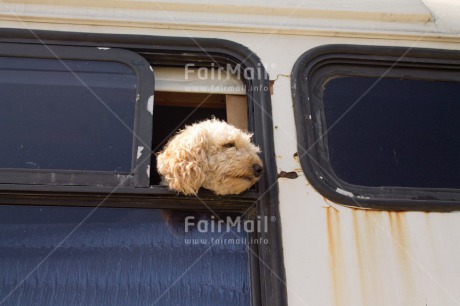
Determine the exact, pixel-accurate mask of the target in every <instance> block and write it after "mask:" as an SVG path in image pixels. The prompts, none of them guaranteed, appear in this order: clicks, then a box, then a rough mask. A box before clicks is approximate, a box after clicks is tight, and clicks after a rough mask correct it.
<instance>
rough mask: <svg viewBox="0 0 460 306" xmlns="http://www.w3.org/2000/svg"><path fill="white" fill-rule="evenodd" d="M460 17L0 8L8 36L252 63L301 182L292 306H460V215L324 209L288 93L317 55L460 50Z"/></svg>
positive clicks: (185, 4)
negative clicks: (35, 33)
mask: <svg viewBox="0 0 460 306" xmlns="http://www.w3.org/2000/svg"><path fill="white" fill-rule="evenodd" d="M192 11H196V12H193V13H192ZM459 16H460V4H459V2H458V1H455V0H424V1H423V2H422V1H418V0H404V1H402V0H390V1H383V0H382V1H378V0H375V1H370V0H367V1H338V0H328V1H312V0H307V1H287V2H286V1H274V0H272V1H261V0H257V1H252V2H250V4H248V2H243V1H223V0H219V1H204V0H201V1H200V2H192V1H156V2H153V1H147V0H145V1H115V0H113V1H109V0H106V1H71V0H67V1H65V0H62V1H51V0H47V1H38V0H30V1H27V0H22V1H17V0H4V1H2V2H1V3H0V25H1V26H3V27H15V28H29V29H48V30H56V28H58V29H59V30H62V31H77V32H99V33H124V34H126V33H129V34H146V35H163V36H189V37H212V38H215V37H218V38H223V39H228V40H232V41H235V42H238V43H240V44H243V45H245V46H247V47H248V48H250V49H251V50H252V51H254V52H255V53H256V54H257V55H258V56H259V57H260V58H261V60H262V62H263V63H266V68H267V70H268V72H269V73H270V78H271V80H273V81H274V90H273V96H272V107H273V121H274V126H276V127H277V128H276V129H275V132H274V133H275V135H274V138H275V146H276V152H275V153H276V156H277V166H278V168H279V171H281V170H283V171H296V172H297V173H298V174H299V178H298V179H295V180H291V179H285V178H280V180H279V190H280V210H281V218H282V220H281V222H282V228H283V244H284V258H285V266H286V275H287V288H288V298H289V305H312V306H318V305H320V306H329V305H330V306H332V305H346V306H369V305H372V306H388V305H390V306H425V305H442V306H454V305H460V288H459V286H460V261H459V260H458V258H460V214H459V213H457V212H454V213H424V212H399V213H396V212H387V211H369V210H359V209H352V208H347V207H343V206H340V205H337V204H334V203H330V202H329V201H327V200H325V199H324V198H323V197H322V196H321V195H319V194H318V193H317V192H316V191H315V190H314V189H313V188H312V187H311V186H310V185H309V183H308V181H307V180H306V179H305V176H304V175H303V173H302V170H301V168H300V164H299V162H298V160H296V159H295V158H294V157H293V155H294V153H295V152H297V143H296V136H295V135H296V130H295V126H294V116H293V109H292V101H291V91H290V87H291V84H290V73H291V70H292V66H293V64H294V62H295V61H296V60H297V58H298V57H299V56H300V55H301V54H302V53H303V52H305V51H307V50H309V49H311V48H313V47H316V46H321V45H325V44H336V43H344V44H357V45H381V46H403V47H407V48H413V47H428V48H438V49H451V50H460V18H458V17H459ZM57 25H58V27H57ZM164 81H165V82H166V83H167V82H169V81H168V78H167V77H166V76H165V78H164ZM173 83H174V82H172V83H171V84H173ZM160 84H161V83H160ZM161 86H165V87H167V86H169V85H167V84H163V85H161ZM171 86H173V87H174V86H182V85H171ZM174 88H177V87H174Z"/></svg>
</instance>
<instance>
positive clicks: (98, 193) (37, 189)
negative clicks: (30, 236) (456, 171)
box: [0, 29, 287, 306]
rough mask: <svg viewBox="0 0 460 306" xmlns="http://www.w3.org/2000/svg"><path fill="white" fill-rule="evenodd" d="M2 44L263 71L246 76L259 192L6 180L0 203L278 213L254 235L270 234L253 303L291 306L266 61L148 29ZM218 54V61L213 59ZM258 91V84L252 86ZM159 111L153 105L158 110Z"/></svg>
mask: <svg viewBox="0 0 460 306" xmlns="http://www.w3.org/2000/svg"><path fill="white" fill-rule="evenodd" d="M0 42H20V43H35V44H45V45H47V46H55V45H61V46H85V47H102V48H120V49H127V50H129V51H132V52H135V53H138V54H140V55H141V56H143V57H144V58H146V59H147V60H148V61H149V62H150V63H152V62H155V63H157V62H158V61H160V62H161V63H162V65H164V66H184V65H185V64H186V63H191V62H194V63H197V64H199V65H204V64H205V63H206V62H208V64H211V63H214V64H218V65H226V64H231V65H236V64H239V65H241V66H242V69H245V68H251V69H254V71H261V72H262V77H261V78H254V79H247V80H245V81H246V90H247V99H248V117H249V127H250V130H251V131H252V132H253V133H254V138H253V139H254V142H255V143H256V144H258V145H259V146H260V147H262V148H263V150H262V159H263V160H264V167H265V169H264V174H263V175H262V177H261V178H260V180H259V182H258V184H257V186H258V188H257V189H258V190H257V191H249V192H245V193H243V194H241V195H235V196H216V195H214V194H212V193H211V192H208V191H200V193H199V196H200V198H197V197H191V196H183V195H178V194H176V193H175V192H172V191H169V190H167V189H166V188H164V187H160V186H150V187H149V188H126V187H120V188H115V189H114V188H107V187H81V186H75V187H73V186H43V185H37V186H35V185H30V186H21V185H11V184H10V185H3V186H0V205H1V204H17V205H20V204H29V205H62V203H63V200H64V201H65V203H66V204H68V205H75V206H94V207H150V208H168V209H186V210H191V209H193V210H194V209H196V210H208V209H209V208H212V209H213V210H215V211H233V212H235V211H236V212H238V211H239V212H243V211H246V212H247V211H248V210H250V211H251V212H254V211H255V214H256V215H257V216H258V217H260V218H261V219H263V218H265V217H267V218H269V219H270V218H272V220H273V219H276V220H277V221H276V222H269V223H268V226H267V227H268V231H267V232H261V233H254V234H253V235H254V237H252V238H254V239H256V238H257V239H259V240H262V239H266V240H267V241H268V244H259V245H254V244H251V245H250V246H249V247H250V249H251V252H250V256H249V257H250V258H249V260H250V270H251V288H252V289H251V295H252V296H251V298H252V305H254V306H256V305H287V293H286V279H285V271H284V264H283V252H282V241H281V224H280V222H279V220H280V215H279V209H278V206H279V198H278V186H277V168H276V160H275V154H274V140H273V121H272V117H271V113H272V108H271V101H270V91H269V88H270V86H269V79H268V76H267V74H266V72H265V69H264V68H263V67H264V66H263V64H262V62H261V60H260V59H259V58H258V57H257V56H256V55H255V54H254V53H253V52H252V51H251V50H249V49H248V48H246V47H245V46H243V45H240V44H238V43H235V42H232V41H228V40H222V39H214V38H193V37H161V36H145V35H119V34H97V33H96V34H93V33H77V32H57V31H31V30H23V29H0ZM210 57H212V61H210ZM254 89H256V90H254ZM154 112H155V111H154Z"/></svg>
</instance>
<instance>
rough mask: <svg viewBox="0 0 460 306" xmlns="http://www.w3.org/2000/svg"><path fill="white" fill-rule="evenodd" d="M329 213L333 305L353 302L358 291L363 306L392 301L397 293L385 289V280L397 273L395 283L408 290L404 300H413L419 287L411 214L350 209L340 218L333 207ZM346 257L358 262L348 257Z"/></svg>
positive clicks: (389, 288) (408, 301) (328, 230)
mask: <svg viewBox="0 0 460 306" xmlns="http://www.w3.org/2000/svg"><path fill="white" fill-rule="evenodd" d="M325 201H326V200H325ZM326 203H328V201H326ZM348 213H350V214H348ZM326 218H327V239H328V248H329V249H328V251H329V264H330V270H331V272H330V273H331V279H332V293H333V295H334V298H333V301H334V302H333V303H334V305H351V303H352V302H353V299H355V298H356V296H355V294H359V295H360V299H362V301H361V302H362V305H377V304H378V305H386V304H388V303H391V302H392V301H394V297H392V296H391V294H390V295H389V294H388V293H389V292H388V290H391V288H392V287H391V286H390V287H386V290H384V289H385V285H384V284H385V283H382V281H384V279H391V277H392V273H395V274H396V275H398V279H397V280H396V283H394V284H393V285H394V286H403V287H402V288H401V287H400V288H401V289H402V291H403V292H405V294H404V296H403V297H401V296H399V297H397V298H396V299H399V298H402V299H405V302H407V305H409V304H410V303H411V298H412V297H414V296H417V294H419V292H418V290H417V286H416V285H417V278H416V275H415V274H414V271H413V268H414V263H413V262H412V260H413V258H412V257H411V255H410V254H411V249H412V250H413V247H414V246H413V245H410V242H411V241H412V240H411V237H410V230H409V224H408V219H407V213H406V212H385V211H372V210H360V209H352V208H350V211H347V212H346V214H345V215H344V216H342V220H341V218H340V211H338V210H337V209H335V208H334V207H333V206H330V207H328V208H327V211H326ZM343 218H351V220H348V221H351V228H345V227H344V226H343V224H346V223H347V222H346V221H347V220H346V219H343ZM344 222H345V223H344ZM347 227H348V226H347ZM342 231H345V232H342ZM344 239H345V240H344ZM345 241H346V245H344V242H345ZM349 244H352V245H349ZM346 258H352V259H353V261H352V262H345V259H346ZM382 285H383V286H384V287H382ZM352 297H353V299H352ZM360 305H361V304H360Z"/></svg>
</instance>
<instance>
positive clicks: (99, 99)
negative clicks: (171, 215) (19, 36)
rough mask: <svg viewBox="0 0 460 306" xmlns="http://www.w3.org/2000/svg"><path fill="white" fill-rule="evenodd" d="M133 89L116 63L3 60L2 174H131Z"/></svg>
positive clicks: (131, 78) (130, 76)
mask: <svg viewBox="0 0 460 306" xmlns="http://www.w3.org/2000/svg"><path fill="white" fill-rule="evenodd" d="M136 83H137V80H136V74H135V72H134V71H133V70H132V69H131V68H130V67H129V66H127V65H125V64H122V63H117V62H103V61H87V60H57V59H32V58H9V57H3V58H0V93H1V97H2V98H1V100H0V140H1V141H0V168H26V169H68V170H96V171H116V172H129V171H130V170H131V162H132V146H133V134H132V131H130V129H133V127H134V115H135V114H134V113H135V100H136Z"/></svg>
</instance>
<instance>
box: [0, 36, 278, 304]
mask: <svg viewBox="0 0 460 306" xmlns="http://www.w3.org/2000/svg"><path fill="white" fill-rule="evenodd" d="M0 43H3V44H5V46H6V47H8V48H10V47H11V48H13V47H15V46H14V44H17V43H20V44H21V47H22V49H21V48H19V49H13V50H12V52H10V53H7V54H6V53H5V54H3V55H2V56H1V57H0V63H2V64H5V65H7V64H8V65H9V66H8V65H7V66H8V67H7V68H6V69H5V70H7V72H8V73H11V74H9V75H12V74H13V73H14V74H17V75H19V76H21V74H22V75H23V74H24V73H26V74H30V73H32V74H35V73H39V75H40V77H38V78H36V79H35V81H36V82H37V84H27V86H28V87H27V90H25V88H24V87H23V86H22V85H21V84H22V83H24V82H22V83H19V85H17V84H14V86H13V87H11V86H12V85H9V84H10V83H11V82H12V80H11V79H10V78H9V77H8V73H6V74H4V75H3V76H2V75H0V81H2V80H3V81H4V82H5V85H0V86H3V87H0V89H2V90H4V91H5V92H8V90H10V89H13V91H12V98H10V100H4V101H6V102H3V103H7V104H8V105H7V106H8V107H7V108H6V109H7V110H8V111H10V112H11V113H12V114H14V116H6V115H2V114H0V116H3V117H2V119H4V120H5V121H4V122H0V125H2V124H3V127H4V131H3V134H2V132H0V136H1V137H5V139H8V137H9V138H10V140H9V148H10V151H8V153H6V152H5V153H0V156H2V155H1V154H5V160H4V161H3V163H4V164H3V165H1V164H0V165H1V169H0V180H1V181H0V224H1V233H0V234H1V235H3V237H4V239H2V241H0V250H1V251H2V254H6V255H5V257H4V258H3V259H2V261H0V266H1V267H0V269H1V270H2V271H7V272H6V273H4V274H3V276H2V277H3V279H2V281H3V282H2V283H3V284H5V286H2V288H0V303H2V302H3V301H7V300H9V299H12V300H15V299H22V300H28V301H33V302H38V303H40V302H43V303H46V304H52V303H55V304H66V303H68V302H69V299H70V298H72V299H74V300H72V301H70V303H75V302H76V301H77V300H78V302H79V303H83V304H86V305H90V304H100V303H108V304H116V303H120V304H126V303H137V304H154V303H159V304H162V303H167V304H171V303H177V304H187V303H189V302H190V303H193V304H196V305H204V304H213V303H214V304H222V305H223V304H225V303H233V304H241V305H248V304H251V305H284V304H285V303H286V292H285V288H284V269H283V261H282V252H281V251H280V250H281V241H280V224H279V222H268V223H265V224H264V225H266V227H262V228H264V230H263V231H259V230H258V226H255V227H254V228H255V230H252V231H248V230H245V229H244V227H243V230H242V231H241V230H238V229H237V228H235V226H230V227H231V229H230V232H226V229H225V230H224V232H222V230H217V231H205V232H204V233H203V232H201V231H200V230H199V229H201V228H200V226H202V225H203V224H208V225H209V226H213V225H211V224H214V226H217V223H218V221H219V218H223V219H226V218H228V217H230V218H232V224H237V223H234V222H235V219H236V218H238V220H239V221H238V222H239V223H240V225H239V226H240V228H241V227H242V224H241V222H246V221H249V222H257V221H258V220H263V221H260V222H266V220H268V218H273V220H279V215H278V207H277V204H278V194H277V188H276V165H275V160H274V151H273V150H274V149H273V139H272V135H273V131H272V128H273V127H272V120H271V117H270V113H271V108H270V96H269V86H268V78H267V76H266V75H265V74H264V75H263V76H261V77H256V78H238V77H235V76H234V74H233V77H231V78H230V79H229V80H225V82H224V83H225V84H226V85H228V86H222V84H221V83H220V82H221V80H218V82H219V83H216V84H213V83H212V81H213V78H212V77H211V78H204V80H203V81H204V83H205V84H204V87H203V84H200V81H201V79H200V78H195V79H193V77H192V76H190V77H191V79H192V80H191V81H190V80H188V81H187V82H188V83H187V82H185V83H184V72H185V70H186V69H187V65H188V64H190V63H192V64H194V67H195V69H197V70H198V69H202V70H201V71H208V72H210V71H213V70H214V69H217V68H216V67H231V68H232V70H234V68H235V67H236V66H240V67H241V68H242V69H245V68H250V69H254V70H256V69H258V71H259V70H260V69H261V68H260V67H261V63H260V60H259V59H258V58H257V57H256V56H255V55H254V54H253V53H252V52H250V50H248V49H246V48H245V47H243V46H241V45H239V44H236V43H233V42H229V41H223V40H218V39H194V38H193V39H192V38H172V37H150V36H133V35H102V34H88V33H85V34H82V33H60V32H40V31H37V32H33V33H32V32H31V31H21V30H1V31H0ZM6 47H5V48H4V49H2V50H7V48H6ZM13 51H14V52H13ZM2 52H6V51H2ZM4 58H24V59H27V61H25V62H24V63H18V62H21V61H16V62H15V59H13V60H10V59H7V60H6V61H3V62H2V60H3V59H4ZM57 58H58V59H57ZM5 67H6V66H5ZM150 67H152V69H151V68H150ZM8 69H9V70H8ZM197 70H196V72H197ZM262 70H263V69H262ZM197 73H198V72H197ZM154 75H155V87H156V88H155V89H154V87H153V84H154ZM190 82H191V83H193V84H192V85H197V86H199V87H196V88H193V87H192V88H190V87H189V88H185V87H184V86H186V85H187V86H190ZM228 82H230V83H228ZM232 82H236V83H232ZM0 83H1V82H0ZM13 83H14V82H13ZM29 83H30V81H29ZM53 84H54V86H53ZM232 84H233V85H232ZM218 85H221V86H220V87H219V86H218ZM242 85H243V86H242ZM45 87H46V88H47V89H48V90H47V91H46V92H44V90H40V89H43V88H45ZM231 87H233V88H234V91H233V90H232V89H229V88H231ZM225 88H226V89H225ZM31 92H32V93H33V95H36V96H37V97H46V98H41V99H30V97H29V95H30V93H31ZM153 96H155V99H153ZM98 97H99V98H101V100H103V101H104V103H101V101H100V100H99V99H98ZM18 99H24V101H26V103H29V104H30V106H27V107H26V106H19V105H15V104H14V101H18ZM62 99H65V101H64V102H62ZM37 101H41V102H40V104H34V103H38V102H37ZM1 103H2V101H0V105H1ZM62 103H64V104H62ZM107 103H110V105H108V104H107ZM21 104H22V103H21ZM29 107H31V108H32V109H33V110H34V112H35V113H36V114H38V115H40V116H41V117H40V116H32V115H29V116H28V117H26V116H25V115H24V114H23V113H24V112H26V111H27V112H28V111H29ZM44 109H46V112H44V111H43V110H44ZM109 109H111V110H112V111H113V112H112V113H108V112H107V111H108V110H109ZM210 116H215V117H217V118H221V119H225V120H227V121H229V122H230V123H232V124H234V125H236V126H238V127H240V128H243V129H247V130H249V131H251V132H253V133H254V142H255V143H256V144H258V145H259V146H260V147H262V148H263V156H262V159H263V160H264V166H265V172H264V174H263V176H262V177H261V179H260V180H259V183H258V185H257V188H254V189H253V190H250V191H248V192H245V193H243V194H241V195H236V196H216V195H214V194H212V193H211V192H206V191H204V192H202V193H200V194H199V195H198V196H197V197H191V196H183V195H179V194H177V193H175V192H172V191H170V190H168V189H167V188H165V187H164V186H159V177H158V175H157V174H156V171H155V158H154V157H152V158H151V154H152V153H155V152H157V151H158V150H160V149H161V147H162V145H163V143H164V141H166V140H167V139H168V138H169V137H170V136H172V135H173V134H174V133H175V132H176V131H177V129H179V128H181V127H183V126H184V125H185V124H191V123H193V122H195V121H198V120H202V119H206V118H209V117H210ZM14 117H16V118H18V119H17V120H20V121H19V122H21V127H20V129H18V130H16V131H13V132H11V131H12V127H16V125H15V124H14V122H13V121H12V119H11V118H14ZM107 117H110V118H107ZM83 123H84V124H83ZM22 126H24V127H22ZM5 129H6V130H9V131H10V132H9V133H11V134H12V135H9V134H8V132H6V131H5ZM28 131H30V135H29V133H28ZM74 132H75V135H79V137H77V138H78V139H79V141H80V142H79V141H76V140H72V141H70V140H69V139H67V138H66V135H68V134H69V133H72V134H73V133H74ZM14 133H15V134H14ZM136 135H140V137H136ZM10 136H11V137H10ZM19 136H20V137H19ZM47 136H49V137H47ZM36 137H40V139H43V141H37V139H35V138H36ZM84 137H88V138H86V139H85V138H84ZM18 139H26V140H28V141H27V142H24V143H19V142H18ZM88 139H91V140H92V142H88ZM87 143H89V144H91V145H86V144H87ZM63 144H64V145H63ZM21 145H23V147H21ZM53 146H54V147H53ZM80 146H84V148H79V147H80ZM93 146H94V147H93ZM11 147H13V148H16V149H18V148H19V149H24V150H25V148H34V150H35V153H32V152H30V153H29V155H26V154H25V153H27V152H26V151H25V152H21V154H22V153H24V155H18V156H14V154H13V153H15V152H12V151H11ZM55 147H56V148H57V151H59V152H54V151H53V152H49V154H50V155H47V153H48V151H49V150H50V149H49V148H55ZM92 150H95V151H97V152H96V153H94V152H93V151H92ZM37 152H38V153H37ZM110 154H113V155H110ZM109 156H110V158H108V157H109ZM38 157H40V159H39V158H38ZM75 161H78V162H76V163H75ZM185 219H187V220H188V221H187V222H189V223H186V222H185ZM200 222H201V223H200ZM190 223H193V224H194V225H193V226H190V231H189V232H187V231H184V230H185V228H184V225H185V224H190ZM198 224H200V225H198ZM225 239H228V240H225ZM187 241H188V242H187ZM238 241H239V242H238ZM248 241H258V243H254V242H251V243H248ZM58 255H62V256H58ZM43 258H45V259H46V260H43ZM42 260H43V263H42ZM42 265H43V266H42ZM31 269H35V270H34V274H33V275H34V276H33V277H29V278H27V279H25V280H24V281H22V282H21V280H22V279H23V278H24V277H25V276H27V274H28V273H29V272H30V271H31ZM82 275H85V276H82ZM37 284H38V285H37ZM56 284H57V285H56ZM61 284H66V285H64V286H61ZM67 285H68V286H67ZM75 297H77V298H75ZM95 301H96V302H95Z"/></svg>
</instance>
